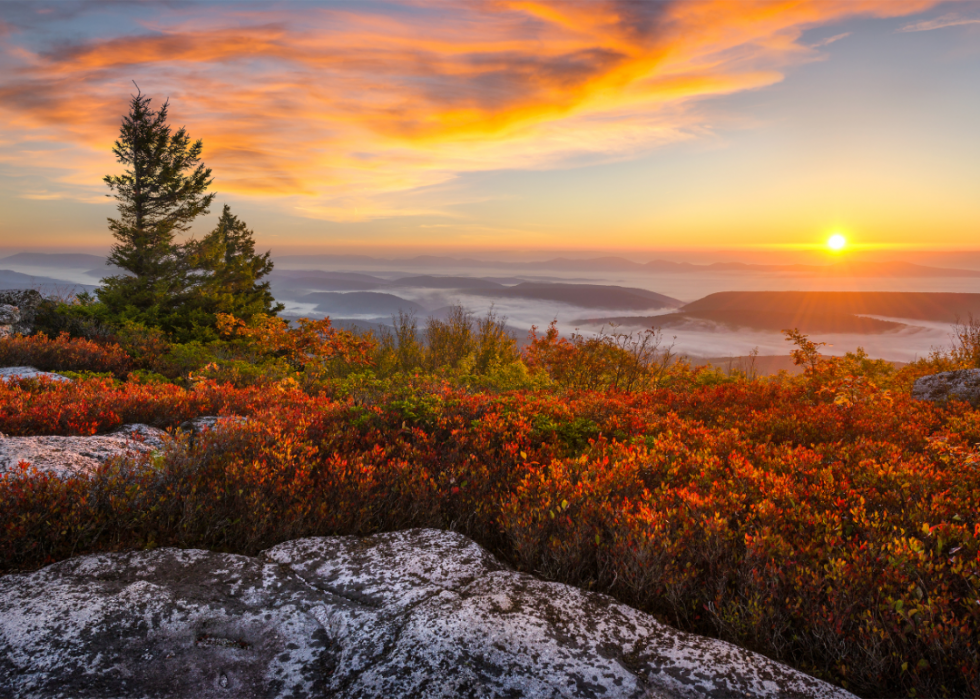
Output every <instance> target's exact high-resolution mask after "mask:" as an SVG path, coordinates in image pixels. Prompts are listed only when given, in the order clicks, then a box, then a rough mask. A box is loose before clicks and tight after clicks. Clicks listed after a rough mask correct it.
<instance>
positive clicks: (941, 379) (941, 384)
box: [912, 369, 980, 408]
mask: <svg viewBox="0 0 980 699" xmlns="http://www.w3.org/2000/svg"><path fill="white" fill-rule="evenodd" d="M912 397H913V398H917V399H919V400H929V401H934V402H944V401H947V400H951V399H952V400H961V401H965V402H967V403H969V404H970V405H972V406H973V407H974V408H978V407H980V369H960V370H958V371H944V372H941V373H939V374H930V375H929V376H923V377H921V378H919V379H916V381H915V383H914V384H913V385H912Z"/></svg>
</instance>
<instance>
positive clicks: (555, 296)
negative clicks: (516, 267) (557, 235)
mask: <svg viewBox="0 0 980 699" xmlns="http://www.w3.org/2000/svg"><path fill="white" fill-rule="evenodd" d="M472 293H476V294H479V295H480V296H489V297H497V298H521V299H531V300H535V301H559V302H561V303H567V304H571V305H573V306H580V307H581V308H610V309H612V308H616V309H623V310H645V309H654V308H677V307H678V306H680V305H681V301H678V300H677V299H675V298H672V297H670V296H665V295H664V294H658V293H656V292H653V291H647V290H646V289H633V288H628V287H622V286H601V285H598V284H557V283H555V284H552V283H542V282H523V283H521V284H518V285H516V286H509V287H501V288H483V289H474V290H473V292H472Z"/></svg>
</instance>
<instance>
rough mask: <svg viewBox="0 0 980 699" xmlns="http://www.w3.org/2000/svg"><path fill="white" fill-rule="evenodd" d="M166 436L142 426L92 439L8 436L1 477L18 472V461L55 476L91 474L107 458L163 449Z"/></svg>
mask: <svg viewBox="0 0 980 699" xmlns="http://www.w3.org/2000/svg"><path fill="white" fill-rule="evenodd" d="M166 437H167V433H166V432H164V431H163V430H158V429H157V428H155V427H150V426H149V425H142V424H133V425H124V426H123V427H120V428H119V429H118V430H116V431H115V432H113V433H112V434H104V435H94V436H92V437H59V436H43V437H7V438H5V439H3V440H0V474H3V473H20V471H19V470H18V469H17V465H18V464H19V463H20V462H21V461H26V462H28V463H30V464H31V466H33V467H34V468H36V469H37V470H39V471H45V472H48V473H54V474H57V475H66V476H70V475H75V474H78V473H91V472H92V471H94V470H95V469H96V468H98V466H99V464H102V463H105V461H106V460H107V459H109V458H110V457H113V456H124V455H126V454H138V453H144V452H149V451H154V450H157V449H162V448H163V446H164V438H166Z"/></svg>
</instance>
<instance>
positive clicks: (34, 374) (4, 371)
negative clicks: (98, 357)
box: [0, 366, 71, 381]
mask: <svg viewBox="0 0 980 699" xmlns="http://www.w3.org/2000/svg"><path fill="white" fill-rule="evenodd" d="M40 378H48V379H51V380H52V381H71V379H69V378H68V377H67V376H62V375H61V374H53V373H51V372H49V371H39V370H37V369H35V368H34V367H32V366H7V367H0V381H7V380H9V379H40Z"/></svg>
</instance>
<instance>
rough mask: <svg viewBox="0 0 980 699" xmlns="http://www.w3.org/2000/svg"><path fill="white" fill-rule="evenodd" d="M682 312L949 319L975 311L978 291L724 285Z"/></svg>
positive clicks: (978, 309)
mask: <svg viewBox="0 0 980 699" xmlns="http://www.w3.org/2000/svg"><path fill="white" fill-rule="evenodd" d="M680 310H681V311H682V312H683V313H688V314H700V313H712V314H714V313H719V312H728V313H731V312H739V311H744V312H751V313H780V314H785V315H787V316H789V317H790V318H792V319H794V320H795V321H796V323H798V324H801V323H803V322H804V321H805V320H806V319H807V318H808V317H812V316H820V315H824V316H826V315H828V314H835V315H840V314H843V315H848V314H850V315H875V316H887V317H889V318H909V319H914V320H926V321H933V322H943V323H953V322H956V320H957V319H960V320H964V319H966V317H967V316H969V315H970V314H973V315H975V316H980V293H977V294H962V293H935V292H918V291H908V292H901V291H779V292H775V291H725V292H720V293H717V294H711V295H709V296H705V297H704V298H702V299H698V300H697V301H694V302H692V303H689V304H687V305H685V306H684V307H683V308H681V309H680Z"/></svg>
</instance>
